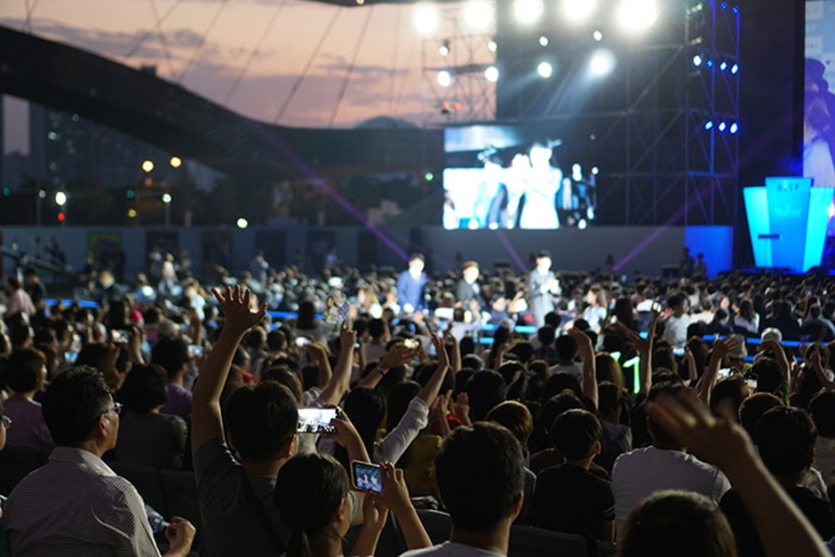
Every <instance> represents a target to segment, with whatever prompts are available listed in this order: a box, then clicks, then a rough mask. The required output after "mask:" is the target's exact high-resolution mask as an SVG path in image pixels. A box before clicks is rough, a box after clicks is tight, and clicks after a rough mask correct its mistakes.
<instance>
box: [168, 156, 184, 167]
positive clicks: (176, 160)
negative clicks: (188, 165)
mask: <svg viewBox="0 0 835 557" xmlns="http://www.w3.org/2000/svg"><path fill="white" fill-rule="evenodd" d="M168 163H169V164H170V165H171V168H180V166H182V164H183V160H182V159H181V158H180V157H171V160H170V161H168Z"/></svg>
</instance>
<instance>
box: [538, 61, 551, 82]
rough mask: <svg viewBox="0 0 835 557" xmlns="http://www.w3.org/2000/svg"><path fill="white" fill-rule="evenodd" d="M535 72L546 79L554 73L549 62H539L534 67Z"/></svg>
mask: <svg viewBox="0 0 835 557" xmlns="http://www.w3.org/2000/svg"><path fill="white" fill-rule="evenodd" d="M536 73H538V74H539V77H541V78H543V79H548V78H549V77H551V76H552V75H553V74H554V67H553V66H552V65H551V63H550V62H540V63H539V65H538V66H537V67H536Z"/></svg>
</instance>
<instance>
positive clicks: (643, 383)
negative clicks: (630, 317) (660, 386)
mask: <svg viewBox="0 0 835 557" xmlns="http://www.w3.org/2000/svg"><path fill="white" fill-rule="evenodd" d="M660 317H661V312H660V311H658V310H657V309H653V310H652V321H651V322H650V324H649V329H648V331H647V338H641V336H640V335H639V334H638V333H636V332H635V331H633V330H632V329H630V328H629V327H627V326H626V325H624V324H623V323H621V322H615V323H614V324H613V325H612V327H613V328H614V329H615V330H616V331H619V332H620V333H622V334H623V335H624V336H625V337H626V342H627V343H628V344H629V345H630V346H631V347H632V348H634V349H635V352H637V353H638V356H639V357H640V359H641V363H640V366H639V368H638V373H639V376H640V377H639V379H640V391H639V392H640V393H641V394H643V395H644V396H646V395H648V394H649V391H650V389H651V388H652V348H653V345H654V343H655V327H656V326H657V325H658V319H659V318H660Z"/></svg>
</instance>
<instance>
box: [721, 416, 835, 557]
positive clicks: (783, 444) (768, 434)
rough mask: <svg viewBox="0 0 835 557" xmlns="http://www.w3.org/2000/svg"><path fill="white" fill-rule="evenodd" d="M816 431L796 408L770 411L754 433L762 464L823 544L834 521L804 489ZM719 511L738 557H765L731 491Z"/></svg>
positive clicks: (834, 533)
mask: <svg viewBox="0 0 835 557" xmlns="http://www.w3.org/2000/svg"><path fill="white" fill-rule="evenodd" d="M816 440H817V431H816V429H815V424H814V423H813V422H812V419H811V418H810V417H809V415H808V414H806V412H805V411H803V410H801V409H799V408H782V407H780V408H773V409H771V410H769V411H768V412H766V413H765V414H763V417H762V418H761V419H760V422H759V424H757V429H756V431H755V432H754V443H755V444H756V446H757V449H758V452H759V455H760V458H762V461H763V464H765V467H766V468H767V469H768V471H769V472H771V473H772V474H773V475H774V477H775V478H776V479H777V481H778V482H779V483H780V485H781V486H782V487H783V489H784V490H785V491H786V493H787V494H788V495H789V497H791V499H792V500H793V501H794V503H795V504H796V505H797V506H798V507H799V508H800V510H801V511H802V512H803V514H804V515H806V518H807V519H808V520H809V522H810V523H811V524H812V525H813V526H814V527H815V529H816V530H817V531H818V533H819V534H820V535H821V537H822V538H823V539H824V540H828V539H830V538H832V537H833V536H835V520H833V517H832V512H831V510H830V508H829V505H828V504H827V502H826V501H824V500H822V499H819V498H818V497H816V496H815V495H814V494H813V493H812V491H810V490H809V489H807V488H806V487H803V483H804V481H805V479H806V475H807V474H808V472H809V468H810V467H811V465H812V455H813V453H814V450H815V441H816ZM720 506H721V508H722V511H723V512H724V513H725V516H727V517H728V521H729V522H730V524H731V528H732V529H733V531H734V535H735V537H736V544H737V549H738V550H739V554H740V557H754V556H757V557H758V556H763V557H765V555H767V553H766V551H765V548H763V546H762V542H761V541H760V534H759V533H758V532H757V529H756V527H755V525H754V522H753V521H752V519H751V516H750V513H749V510H748V509H746V508H745V505H744V504H743V502H742V499H741V498H740V496H739V494H738V493H737V492H736V491H735V490H733V489H732V490H730V491H729V492H728V493H726V494H725V496H724V497H722V501H721V503H720Z"/></svg>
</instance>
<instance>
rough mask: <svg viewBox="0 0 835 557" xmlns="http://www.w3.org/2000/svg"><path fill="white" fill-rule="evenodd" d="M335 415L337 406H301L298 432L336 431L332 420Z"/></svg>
mask: <svg viewBox="0 0 835 557" xmlns="http://www.w3.org/2000/svg"><path fill="white" fill-rule="evenodd" d="M335 417H336V408H299V425H298V427H297V428H296V433H334V432H335V431H336V428H335V427H333V426H332V425H331V420H333V419H334V418H335Z"/></svg>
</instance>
